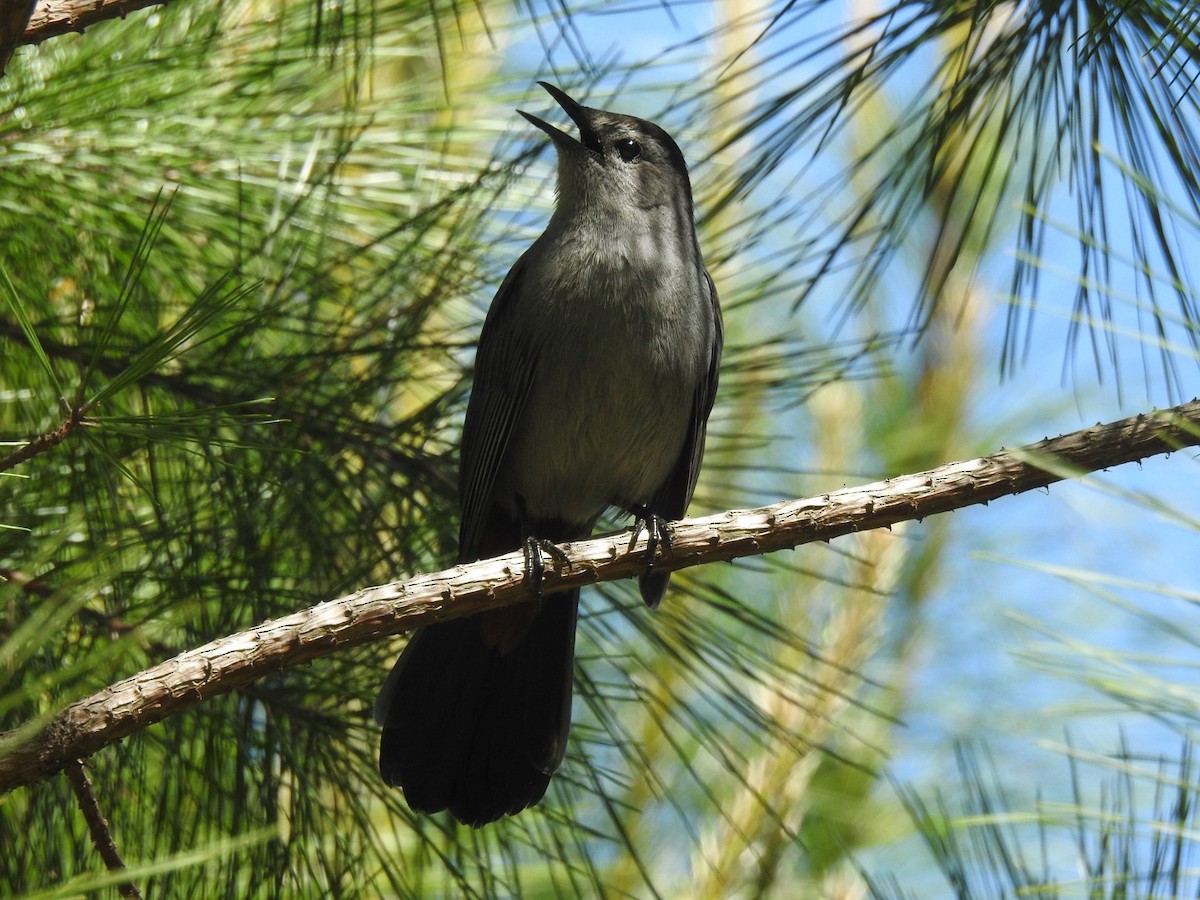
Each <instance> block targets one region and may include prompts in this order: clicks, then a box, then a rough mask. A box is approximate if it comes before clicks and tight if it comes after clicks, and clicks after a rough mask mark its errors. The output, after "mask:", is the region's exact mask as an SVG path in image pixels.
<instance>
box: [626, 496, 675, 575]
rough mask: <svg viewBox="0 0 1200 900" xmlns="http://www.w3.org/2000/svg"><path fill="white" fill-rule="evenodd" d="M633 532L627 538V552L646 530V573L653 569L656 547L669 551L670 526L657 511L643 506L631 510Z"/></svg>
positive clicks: (656, 555) (629, 551) (630, 550)
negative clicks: (651, 510)
mask: <svg viewBox="0 0 1200 900" xmlns="http://www.w3.org/2000/svg"><path fill="white" fill-rule="evenodd" d="M633 516H634V519H633V534H632V535H630V538H629V548H628V550H627V551H626V552H627V553H632V552H633V545H634V544H636V543H637V539H638V538H639V537H641V534H642V532H643V531H645V532H646V574H650V573H651V572H653V571H654V560H655V559H657V558H658V549H659V547H662V549H663V552H664V553H666V554H668V555H669V554H670V553H671V526H670V523H669V522H668V521H667V520H666V519H664V518H663V517H662V516H660V515H659V514H658V513H654V512H650V510H648V509H646V508H645V507H644V506H643V507H641V508H639V509H635V510H633Z"/></svg>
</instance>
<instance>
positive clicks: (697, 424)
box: [638, 271, 725, 608]
mask: <svg viewBox="0 0 1200 900" xmlns="http://www.w3.org/2000/svg"><path fill="white" fill-rule="evenodd" d="M704 281H705V284H707V285H708V297H709V303H710V304H711V309H712V321H713V340H712V345H711V346H710V347H709V357H708V372H707V376H706V377H705V378H703V379H701V381H700V383H699V384H698V385H697V386H696V393H695V394H694V395H693V398H692V423H691V428H690V429H689V431H688V436H687V440H685V441H684V442H683V448H682V449H681V450H680V452H679V458H678V460H676V462H675V465H674V467H673V468H672V469H671V474H670V475H669V476H667V479H666V481H664V482H663V483H662V485H661V486H660V487H659V489H658V491H657V492H655V494H654V496H653V497H652V498H651V500H650V502H649V503H648V504H647V506H646V508H647V510H648V511H649V512H652V513H655V514H656V515H659V516H662V517H663V518H664V519H678V518H681V517H682V516H683V514H684V512H686V511H687V507H688V504H689V503H691V502H692V494H693V492H694V491H695V490H696V481H697V480H698V479H699V477H700V463H701V462H702V461H703V459H704V438H705V436H706V434H707V432H708V416H709V413H711V412H712V408H713V401H715V400H716V398H717V381H718V379H719V377H720V368H721V350H722V348H723V347H724V346H725V326H724V323H723V322H722V321H721V304H720V302H719V301H718V299H717V288H716V285H714V284H713V281H712V278H710V277H709V275H708V272H707V271H705V273H704ZM670 580H671V573H670V572H647V573H645V574H644V575H642V576H641V577H639V578H638V588H639V589H640V590H641V592H642V599H643V600H645V601H646V605H647V606H649V607H651V608H654V607H656V606H658V604H659V603H661V602H662V598H663V595H664V594H665V593H666V592H667V583H668V582H669V581H670Z"/></svg>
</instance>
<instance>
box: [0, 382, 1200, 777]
mask: <svg viewBox="0 0 1200 900" xmlns="http://www.w3.org/2000/svg"><path fill="white" fill-rule="evenodd" d="M1197 444H1200V400H1193V401H1192V402H1190V403H1186V404H1183V405H1182V406H1178V407H1175V408H1173V409H1169V410H1164V411H1161V412H1154V413H1147V414H1143V415H1138V416H1134V417H1132V418H1128V419H1122V420H1121V421H1118V422H1113V423H1110V424H1108V425H1097V426H1095V427H1093V428H1088V429H1084V430H1082V431H1075V432H1072V433H1070V434H1067V435H1064V436H1062V437H1058V438H1052V439H1047V440H1044V441H1040V442H1039V443H1036V444H1033V445H1031V446H1028V447H1024V448H1021V449H1019V450H1011V451H1008V450H1005V451H1001V452H999V453H995V454H993V455H991V456H985V457H982V458H979V459H971V460H967V461H965V462H956V463H951V464H949V465H945V466H941V467H939V468H937V469H932V470H930V471H928V472H920V473H918V474H915V475H904V476H900V477H898V478H889V479H887V480H886V481H878V482H874V483H872V484H867V485H863V486H861V487H851V488H842V489H841V490H837V491H833V492H830V493H827V494H822V495H820V496H817V497H810V498H807V499H801V500H788V501H785V502H783V503H777V504H774V505H772V506H765V507H761V508H759V509H745V510H731V511H729V512H723V513H718V514H716V515H711V516H703V517H700V518H692V519H684V520H682V521H680V522H678V523H675V524H674V525H673V526H672V529H671V549H670V551H669V553H660V555H659V558H658V559H657V560H656V562H655V565H656V566H658V567H660V568H662V569H664V570H668V569H669V570H674V569H682V568H685V567H687V566H695V565H700V564H701V563H708V562H716V561H718V560H731V559H735V558H737V557H742V556H754V555H757V554H761V553H766V552H769V551H772V550H782V549H786V548H791V547H796V546H799V545H800V544H805V543H810V542H812V541H827V540H829V539H831V538H835V537H838V536H841V535H845V534H850V533H853V532H858V531H865V530H868V529H872V528H880V527H886V526H890V525H893V524H895V523H897V522H902V521H905V520H910V519H918V520H919V519H923V518H925V517H926V516H929V515H933V514H934V513H940V512H947V511H950V510H954V509H960V508H962V507H966V506H971V505H974V504H977V503H987V502H988V501H990V500H994V499H996V498H999V497H1003V496H1006V495H1008V494H1017V493H1021V492H1023V491H1029V490H1034V489H1036V488H1042V487H1046V486H1047V485H1050V484H1053V483H1054V482H1056V481H1061V480H1063V479H1065V478H1071V477H1075V476H1079V475H1083V474H1086V473H1088V472H1094V471H1097V470H1099V469H1105V468H1109V467H1111V466H1116V465H1121V464H1123V463H1128V462H1134V461H1137V460H1141V459H1145V458H1146V457H1149V456H1155V455H1157V454H1161V453H1170V452H1172V451H1174V450H1178V449H1181V448H1183V447H1191V446H1195V445H1197ZM629 544H630V533H629V532H628V531H626V532H623V533H620V534H617V535H609V536H607V537H600V538H595V539H592V540H587V541H578V542H575V543H573V544H565V545H563V547H562V549H563V551H564V552H565V553H566V555H567V557H568V559H569V560H570V563H569V565H567V566H565V567H563V569H562V570H561V571H560V572H547V573H546V577H545V580H544V582H543V588H544V590H546V591H547V592H550V591H554V590H558V589H565V588H570V587H576V586H582V585H587V584H594V583H596V582H599V581H611V580H615V579H618V578H628V577H630V576H633V575H637V574H639V573H640V572H642V571H643V570H644V568H645V566H646V559H645V549H646V543H645V538H644V537H640V538H639V540H638V541H637V543H636V544H635V545H634V546H633V548H632V550H631V548H630V546H629ZM529 596H530V591H529V589H528V587H527V586H526V585H525V583H524V580H523V558H522V554H521V553H519V552H517V553H510V554H507V555H505V556H498V557H496V558H494V559H488V560H482V561H480V562H477V563H471V564H470V565H461V566H455V567H454V568H452V569H447V570H445V571H442V572H434V573H431V574H427V575H418V576H416V577H414V578H411V579H409V580H407V581H399V582H394V583H391V584H385V585H381V586H378V587H368V588H363V589H362V590H360V591H357V592H355V593H353V594H351V595H349V596H346V597H341V598H339V599H337V600H331V601H329V602H327V603H322V604H319V605H318V606H314V607H312V608H311V609H307V610H304V611H302V612H298V613H295V614H293V615H290V616H285V617H283V618H280V619H275V620H273V621H269V622H265V623H263V624H262V625H260V626H258V627H256V628H253V629H250V630H249V631H243V632H240V633H238V634H233V635H229V636H228V637H223V638H220V639H218V640H215V641H213V642H211V643H209V644H205V645H204V646H202V647H198V648H196V649H195V650H190V651H188V652H186V653H182V654H180V655H179V656H177V657H175V658H174V659H171V660H168V661H167V662H164V663H161V664H159V665H157V666H154V667H152V668H149V669H146V670H144V671H142V672H139V673H138V674H137V675H134V676H132V677H130V678H127V679H125V680H123V681H120V682H118V683H116V684H113V685H110V686H109V687H107V688H105V689H104V690H102V691H100V692H98V693H96V694H93V695H92V696H90V697H87V698H85V699H83V700H80V701H78V702H77V703H74V704H72V705H70V706H68V707H67V708H66V709H65V710H63V711H62V712H61V713H59V714H58V715H56V716H55V717H54V718H53V719H52V720H51V721H50V723H49V724H48V725H46V726H45V727H43V728H41V729H40V730H38V731H36V732H35V733H34V734H33V735H32V737H28V738H26V739H24V740H20V741H18V740H16V739H14V738H12V737H11V736H10V739H9V740H8V741H5V740H4V739H3V737H2V736H0V793H4V792H7V791H10V790H12V789H13V788H15V787H19V786H21V785H25V784H30V783H32V782H35V781H39V780H42V779H44V778H47V777H49V776H50V775H53V774H54V773H56V772H58V771H59V770H61V769H62V768H63V767H64V766H65V765H67V764H68V763H70V762H71V761H72V760H76V759H80V758H82V757H85V756H88V755H90V754H92V753H95V752H96V751H97V750H100V749H101V748H103V747H105V746H107V745H109V744H112V743H114V742H116V741H118V740H120V739H121V738H123V737H125V736H126V735H129V734H131V733H133V732H134V731H136V730H138V729H140V728H144V727H145V726H147V725H150V724H152V723H154V722H158V721H161V720H162V719H165V718H166V717H167V716H170V715H174V714H175V713H178V712H182V711H183V710H185V709H187V708H189V707H191V706H193V705H195V704H197V703H200V702H201V701H203V700H206V699H207V698H209V697H213V696H216V695H218V694H224V693H227V692H229V691H231V690H234V689H236V688H238V687H241V686H242V685H245V684H249V683H251V682H253V681H255V680H257V679H259V678H262V677H263V676H265V675H268V674H270V673H272V672H275V671H278V670H279V669H283V668H286V667H288V666H294V665H298V664H300V663H303V662H307V661H308V660H311V659H315V658H317V657H319V656H324V655H326V654H329V653H333V652H335V651H336V650H338V649H341V648H344V647H350V646H354V645H357V644H363V643H366V642H368V641H372V640H376V639H378V638H380V637H383V636H385V635H391V634H398V633H400V632H404V631H409V630H410V629H413V628H416V627H418V626H420V625H426V624H428V623H430V622H435V621H440V620H443V619H451V618H456V617H458V616H467V615H471V614H473V613H477V612H480V611H482V610H485V609H495V608H497V607H500V606H505V605H507V604H511V603H516V602H518V601H520V600H526V599H529ZM549 602H553V601H552V600H551V601H549Z"/></svg>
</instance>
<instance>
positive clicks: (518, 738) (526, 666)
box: [375, 591, 579, 826]
mask: <svg viewBox="0 0 1200 900" xmlns="http://www.w3.org/2000/svg"><path fill="white" fill-rule="evenodd" d="M539 602H540V603H541V607H540V608H538V607H537V606H536V605H531V606H530V607H528V608H527V609H526V610H525V612H526V615H527V617H528V628H527V630H525V631H524V633H523V634H522V635H521V636H520V637H519V639H516V640H515V641H513V642H509V643H508V645H507V646H506V644H505V642H498V641H497V640H496V639H495V638H494V637H493V635H494V633H495V632H496V628H494V627H489V619H488V618H487V617H488V616H496V615H497V613H483V614H481V615H479V616H473V617H471V618H467V619H456V620H453V621H450V622H443V623H439V624H436V625H430V626H427V627H425V628H422V629H420V630H419V631H417V632H416V634H414V635H413V638H412V640H411V641H410V642H409V644H408V646H407V647H406V648H405V650H404V652H403V653H402V654H401V655H400V659H399V660H398V661H397V662H396V665H395V668H393V669H392V673H391V675H389V676H388V679H387V681H386V682H385V683H384V685H383V689H382V690H381V691H380V694H379V699H378V701H377V702H376V704H375V719H376V721H377V722H378V723H379V725H381V726H382V727H383V737H382V739H381V742H380V747H379V771H380V773H381V774H382V775H383V779H384V781H386V782H387V783H388V784H390V785H393V786H398V787H401V788H403V789H404V796H405V799H407V801H408V805H409V806H411V807H412V808H413V809H414V810H416V811H417V812H427V813H432V812H438V811H439V810H443V809H448V810H450V812H451V814H452V815H453V816H454V817H455V818H456V819H458V820H459V821H460V822H462V823H463V824H466V825H475V826H478V825H484V824H486V823H488V822H492V821H495V820H496V819H499V818H500V817H501V816H504V815H511V814H513V813H517V812H520V811H521V810H523V809H525V808H526V807H528V806H532V805H533V804H534V803H537V802H538V800H540V799H541V798H542V795H543V794H545V792H546V786H547V785H548V784H549V783H550V776H551V775H552V774H553V772H554V770H555V769H556V768H558V765H559V763H560V762H562V758H563V752H564V750H565V749H566V743H567V732H568V729H569V728H570V723H571V682H572V665H573V657H574V653H575V620H576V617H577V614H578V609H579V591H571V592H569V593H562V594H553V595H550V596H548V597H546V598H545V599H544V600H542V601H539ZM515 609H516V610H518V611H519V610H520V608H519V607H517V608H515ZM498 613H505V614H506V615H508V616H509V619H510V620H511V617H512V612H511V611H510V610H501V611H498ZM492 624H494V623H492ZM501 627H502V628H503V627H504V623H503V622H501Z"/></svg>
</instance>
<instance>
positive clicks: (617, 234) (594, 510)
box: [375, 82, 723, 826]
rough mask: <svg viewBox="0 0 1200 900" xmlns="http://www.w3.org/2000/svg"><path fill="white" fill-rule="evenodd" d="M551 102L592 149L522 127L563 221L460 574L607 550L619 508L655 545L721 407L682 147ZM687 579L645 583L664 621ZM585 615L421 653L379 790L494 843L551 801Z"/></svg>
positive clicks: (470, 463) (487, 423) (471, 434)
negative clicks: (554, 174) (533, 135)
mask: <svg viewBox="0 0 1200 900" xmlns="http://www.w3.org/2000/svg"><path fill="white" fill-rule="evenodd" d="M540 84H541V85H542V87H544V88H545V89H546V90H547V91H549V92H550V95H551V96H552V97H554V99H555V100H556V101H558V103H559V105H560V106H561V107H562V108H563V110H564V111H565V112H566V114H567V115H568V116H570V117H571V119H572V120H573V121H574V123H575V124H576V126H578V128H579V140H576V139H575V138H573V137H572V136H570V135H569V134H567V133H566V132H564V131H561V130H559V129H558V128H555V127H554V126H553V125H550V124H549V123H547V122H544V121H542V120H541V119H539V118H537V117H536V116H532V115H529V114H528V113H525V112H522V113H521V115H523V116H524V117H525V118H526V119H528V120H529V121H530V122H531V123H532V124H533V125H534V126H536V127H537V128H540V129H541V130H542V131H544V132H545V133H546V134H548V135H549V136H550V140H551V141H553V143H554V147H555V149H556V150H557V152H558V202H557V205H556V208H555V211H554V215H553V216H552V217H551V219H550V224H549V225H548V226H547V227H546V230H545V232H544V233H543V234H542V236H541V237H539V238H538V239H537V240H536V241H535V242H534V244H533V246H532V247H530V248H529V249H528V250H527V251H526V252H525V253H524V254H523V255H522V256H521V258H520V259H519V260H518V261H517V264H516V265H515V266H513V268H512V270H511V271H510V272H509V273H508V277H506V278H505V279H504V283H503V284H501V285H500V290H499V291H498V292H497V294H496V297H495V299H494V300H493V301H492V306H491V309H490V310H489V311H488V315H487V320H486V321H485V322H484V325H483V332H482V334H481V335H480V338H479V349H478V351H477V354H476V360H475V382H474V387H473V390H472V393H471V398H470V402H469V403H468V406H467V416H466V422H465V424H464V426H463V436H462V463H461V470H460V474H459V500H460V504H461V508H462V521H461V525H460V531H459V553H458V558H459V561H460V562H470V561H473V560H477V559H484V558H487V557H490V556H496V555H499V554H502V553H509V552H511V551H513V550H516V549H519V548H521V547H525V548H526V555H527V559H530V558H531V561H532V562H533V563H535V564H537V565H540V560H539V558H538V547H539V546H540V545H541V544H542V543H544V542H546V541H554V542H564V541H573V540H578V539H580V538H584V537H586V536H588V535H589V534H590V533H591V531H592V527H593V526H594V525H595V523H596V520H597V519H598V518H599V517H600V515H601V513H603V512H604V511H605V510H606V509H607V508H609V507H617V508H619V509H622V510H625V511H627V512H630V513H633V514H634V515H635V516H637V517H638V521H639V524H643V523H644V524H645V526H646V528H647V530H648V531H649V533H650V536H651V540H652V542H653V540H654V538H655V535H656V534H657V528H658V523H659V520H660V519H678V518H680V517H681V516H682V515H683V513H684V511H685V510H686V508H687V505H688V502H689V501H690V500H691V498H692V492H693V490H694V489H695V486H696V477H697V475H698V473H699V471H700V460H701V457H702V456H703V454H704V436H705V428H706V423H707V421H708V415H709V411H710V410H711V409H712V405H713V398H714V396H715V395H716V391H717V366H718V362H719V360H720V357H721V345H722V340H723V332H722V325H721V311H720V307H719V306H718V303H717V292H716V290H715V288H714V287H713V283H712V279H710V278H709V276H708V272H706V271H705V269H704V262H703V260H702V259H701V257H700V249H699V246H698V245H697V242H696V229H695V225H694V222H693V210H692V190H691V184H690V182H689V180H688V172H687V165H686V163H685V162H684V160H683V154H682V153H680V151H679V147H678V146H676V144H675V141H673V140H672V139H671V137H670V135H668V134H667V133H666V132H665V131H663V130H662V129H661V128H659V127H658V126H657V125H655V124H654V123H652V122H647V121H645V120H644V119H637V118H634V117H633V116H624V115H619V114H617V113H611V112H605V111H603V110H599V109H589V108H588V107H585V106H580V105H579V104H578V103H576V102H575V101H574V100H572V99H571V98H570V97H569V96H567V95H566V94H565V93H563V92H562V91H561V90H559V89H558V88H556V87H554V86H553V85H550V84H546V83H545V82H540ZM664 537H665V535H664ZM536 575H537V573H536V572H535V573H534V576H536ZM669 578H670V574H669V573H663V572H656V571H654V570H653V569H652V568H648V569H647V571H646V573H645V574H644V575H642V576H641V578H640V579H639V587H640V589H641V593H642V597H643V598H644V599H645V601H646V603H647V604H648V605H649V606H651V607H655V606H657V605H658V603H659V602H660V601H661V600H662V597H663V594H664V593H665V591H666V589H667V582H668V580H669ZM578 608H579V591H578V590H575V591H570V592H563V593H559V594H554V595H551V596H546V597H544V598H541V599H539V600H536V601H530V602H527V603H522V604H519V605H517V606H511V607H508V608H505V609H500V610H496V611H494V612H487V613H481V614H479V615H476V616H472V617H470V618H465V619H457V620H454V621H450V622H445V623H439V624H436V625H430V626H427V627H425V628H422V629H420V630H419V631H417V632H416V633H415V634H414V635H413V637H412V640H411V641H410V642H409V644H408V646H407V647H406V648H405V650H404V652H403V654H401V656H400V659H399V660H398V661H397V663H396V666H395V668H394V669H393V670H392V673H391V675H390V676H389V677H388V679H387V681H386V682H385V684H384V686H383V689H382V691H381V692H380V695H379V699H378V701H377V702H376V704H375V719H376V722H378V724H379V725H381V726H382V728H383V737H382V740H381V742H380V748H379V769H380V772H381V774H382V775H383V779H384V781H386V782H387V783H388V784H390V785H395V786H398V787H401V788H403V789H404V795H405V798H406V799H407V801H408V804H409V806H411V807H412V809H413V810H415V811H417V812H426V813H432V812H437V811H439V810H443V809H448V810H450V813H451V814H452V815H453V816H454V817H455V818H456V819H458V820H459V821H460V822H462V823H464V824H467V825H473V826H478V825H483V824H486V823H488V822H492V821H495V820H496V819H499V818H500V817H502V816H505V815H511V814H513V813H517V812H520V811H521V810H523V809H525V808H526V807H528V806H532V805H533V804H535V803H537V802H538V800H540V799H541V798H542V795H543V794H544V793H545V792H546V787H547V785H548V784H549V782H550V776H551V775H552V774H553V773H554V771H555V769H557V768H558V765H559V763H560V762H562V758H563V752H564V750H565V749H566V745H567V731H568V729H569V727H570V721H571V681H572V666H573V656H574V649H575V619H576V615H577V612H578Z"/></svg>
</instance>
